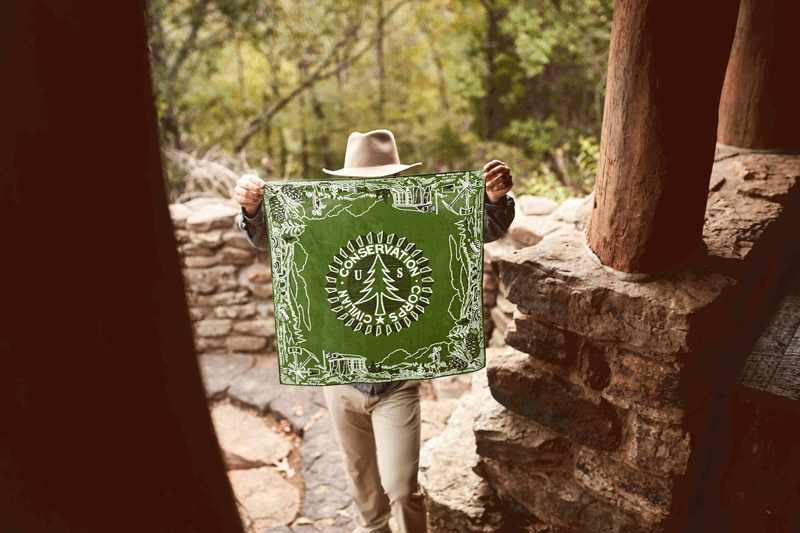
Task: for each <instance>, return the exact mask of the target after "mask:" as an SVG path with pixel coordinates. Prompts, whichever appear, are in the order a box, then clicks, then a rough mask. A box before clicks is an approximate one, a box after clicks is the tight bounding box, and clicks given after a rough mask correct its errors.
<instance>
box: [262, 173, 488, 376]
mask: <svg viewBox="0 0 800 533" xmlns="http://www.w3.org/2000/svg"><path fill="white" fill-rule="evenodd" d="M483 191H484V179H483V171H480V170H471V171H465V172H448V173H444V174H427V175H421V176H402V177H390V178H369V179H326V180H303V181H285V182H269V183H268V184H267V192H266V194H265V196H264V202H263V205H264V211H265V216H266V220H267V226H268V229H269V235H270V250H271V253H270V257H271V261H272V285H273V292H274V296H273V298H274V303H275V338H276V343H277V348H278V361H279V367H280V382H281V383H283V384H292V385H334V384H342V383H351V382H354V381H357V382H371V383H378V382H387V381H397V380H407V379H428V378H435V377H440V376H447V375H452V374H461V373H464V372H473V371H475V370H478V369H480V368H483V366H484V364H485V355H484V337H483V301H482V300H483V290H482V285H483V200H484V192H483Z"/></svg>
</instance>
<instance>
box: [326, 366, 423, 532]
mask: <svg viewBox="0 0 800 533" xmlns="http://www.w3.org/2000/svg"><path fill="white" fill-rule="evenodd" d="M419 385H420V384H419V381H417V380H412V381H409V382H408V383H406V384H405V385H403V386H401V387H400V388H399V389H397V390H395V391H392V392H390V393H389V394H387V395H386V396H381V397H376V396H369V395H366V394H363V393H361V392H359V391H358V390H356V389H355V388H353V387H351V386H350V385H333V386H328V387H325V389H324V390H325V401H326V402H327V404H328V409H329V410H330V412H331V419H332V421H333V425H334V427H335V429H336V437H337V438H338V439H339V444H340V445H341V447H342V451H343V452H344V457H345V466H346V468H347V474H348V478H349V479H348V482H349V485H350V493H351V494H352V496H353V499H354V500H355V504H356V513H355V516H354V517H353V520H354V522H355V524H356V533H373V532H379V533H389V531H390V529H389V523H388V522H389V514H390V511H391V512H392V513H393V514H394V517H395V520H397V524H398V526H399V527H400V532H399V533H425V531H426V530H427V529H426V519H425V501H424V497H423V495H422V493H421V491H420V490H419V486H418V484H417V472H418V470H419V445H420V417H419Z"/></svg>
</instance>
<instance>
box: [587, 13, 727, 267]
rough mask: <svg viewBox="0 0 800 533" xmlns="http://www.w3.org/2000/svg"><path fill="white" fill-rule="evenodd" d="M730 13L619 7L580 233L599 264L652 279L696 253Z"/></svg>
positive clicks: (725, 54) (614, 25)
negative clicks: (591, 193) (587, 215)
mask: <svg viewBox="0 0 800 533" xmlns="http://www.w3.org/2000/svg"><path fill="white" fill-rule="evenodd" d="M737 9H738V5H737V4H736V3H735V2H713V1H708V0H700V1H688V0H678V1H673V0H620V1H618V2H617V4H616V6H615V9H614V23H613V27H612V32H611V47H610V53H609V63H608V87H607V92H606V101H605V113H604V117H603V130H602V138H601V142H600V163H599V169H598V175H597V184H596V187H595V201H594V205H593V211H592V220H591V223H590V225H589V230H588V244H589V247H590V248H591V249H592V250H593V251H594V253H595V254H596V255H597V256H598V258H599V259H600V261H601V262H602V263H603V264H604V265H607V266H610V267H612V268H615V269H617V270H620V271H623V272H629V273H649V272H658V271H660V270H663V269H664V268H667V267H669V266H671V265H673V264H675V263H677V262H679V261H680V260H681V259H683V258H684V257H686V256H687V255H689V254H690V253H691V252H692V251H694V250H695V249H697V248H698V246H699V244H700V242H701V241H700V239H701V233H702V226H703V218H704V213H705V205H706V199H707V195H708V185H709V179H710V176H711V166H712V164H713V158H714V140H715V134H716V130H717V109H718V103H719V96H720V91H721V88H722V82H723V78H724V73H725V66H726V62H727V58H728V54H729V52H730V46H731V43H732V40H733V34H734V29H735V20H736V16H737Z"/></svg>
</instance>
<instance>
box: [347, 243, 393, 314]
mask: <svg viewBox="0 0 800 533" xmlns="http://www.w3.org/2000/svg"><path fill="white" fill-rule="evenodd" d="M364 283H365V286H364V288H363V289H361V292H362V293H363V294H364V296H363V297H362V298H361V299H360V300H359V301H357V302H356V305H359V304H362V303H365V302H368V301H370V300H372V299H373V298H375V316H381V315H385V314H386V310H385V309H384V307H383V299H384V298H387V299H389V300H394V301H396V302H402V301H403V299H402V298H400V297H399V296H398V295H397V288H396V287H395V286H394V285H393V283H394V280H393V279H392V274H391V272H389V269H388V268H387V267H386V265H385V264H384V262H383V259H381V255H380V254H375V261H373V262H372V266H371V267H369V272H368V275H367V279H366V280H364Z"/></svg>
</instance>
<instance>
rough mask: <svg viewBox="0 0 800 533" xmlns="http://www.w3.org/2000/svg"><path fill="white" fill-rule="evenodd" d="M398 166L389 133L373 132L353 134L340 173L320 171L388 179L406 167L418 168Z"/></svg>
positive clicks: (393, 142) (398, 158)
mask: <svg viewBox="0 0 800 533" xmlns="http://www.w3.org/2000/svg"><path fill="white" fill-rule="evenodd" d="M421 164H422V163H414V164H413V165H402V164H400V157H399V156H398V155H397V144H396V143H395V141H394V135H392V132H391V131H389V130H375V131H371V132H369V133H358V132H354V133H351V134H350V138H349V139H347V151H346V152H345V154H344V168H343V169H341V170H328V169H325V168H323V169H322V171H323V172H326V173H328V174H331V175H333V176H349V177H353V178H379V177H382V176H391V175H392V174H396V173H398V172H401V171H403V170H406V169H407V168H411V167H415V166H417V165H421Z"/></svg>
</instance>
